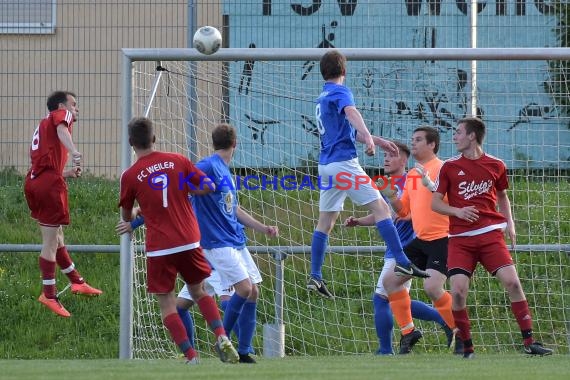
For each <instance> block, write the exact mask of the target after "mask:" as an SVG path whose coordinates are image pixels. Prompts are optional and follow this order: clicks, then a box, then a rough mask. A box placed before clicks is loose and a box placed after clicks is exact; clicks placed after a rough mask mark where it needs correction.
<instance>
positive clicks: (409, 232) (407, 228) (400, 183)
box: [384, 173, 416, 259]
mask: <svg viewBox="0 0 570 380" xmlns="http://www.w3.org/2000/svg"><path fill="white" fill-rule="evenodd" d="M407 175H408V173H404V175H403V176H402V178H400V179H398V180H397V181H396V183H395V184H394V186H395V187H396V190H397V193H396V195H397V196H398V199H400V198H401V197H402V193H403V191H404V185H405V184H406V177H407ZM384 199H386V198H385V197H384ZM386 202H388V204H390V201H389V200H386ZM394 226H395V227H396V231H398V237H399V238H400V241H401V242H402V247H404V248H405V247H406V246H407V245H408V244H410V243H411V241H412V240H414V238H415V237H416V234H415V233H414V228H413V227H412V221H411V220H398V221H396V222H394ZM384 257H385V258H387V259H393V258H394V254H393V253H392V251H390V250H389V249H387V250H386V253H385V254H384Z"/></svg>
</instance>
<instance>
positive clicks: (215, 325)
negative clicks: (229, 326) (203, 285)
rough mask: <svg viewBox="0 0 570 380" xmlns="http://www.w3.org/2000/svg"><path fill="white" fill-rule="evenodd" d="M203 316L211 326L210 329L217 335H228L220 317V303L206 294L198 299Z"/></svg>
mask: <svg viewBox="0 0 570 380" xmlns="http://www.w3.org/2000/svg"><path fill="white" fill-rule="evenodd" d="M196 303H197V304H198V307H199V308H200V312H201V313H202V316H203V317H204V319H205V320H206V322H207V323H208V326H210V329H212V331H213V332H214V334H216V337H218V336H220V335H226V331H225V330H224V325H223V324H222V318H221V317H220V311H219V310H218V305H216V301H214V299H213V298H212V297H210V296H207V295H206V296H204V297H202V298H200V299H199V300H198V301H196Z"/></svg>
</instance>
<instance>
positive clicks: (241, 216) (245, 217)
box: [236, 206, 279, 237]
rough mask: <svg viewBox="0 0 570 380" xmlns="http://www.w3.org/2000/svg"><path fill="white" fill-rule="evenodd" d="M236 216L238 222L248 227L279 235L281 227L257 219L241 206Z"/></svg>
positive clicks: (274, 235) (263, 232)
mask: <svg viewBox="0 0 570 380" xmlns="http://www.w3.org/2000/svg"><path fill="white" fill-rule="evenodd" d="M236 216H237V219H238V222H240V223H241V224H243V225H244V226H246V227H249V228H251V229H253V230H254V231H256V232H260V233H262V234H265V235H267V236H269V237H276V236H279V228H278V227H277V226H268V225H265V224H263V223H261V222H260V221H259V220H257V219H255V218H254V217H253V216H252V215H251V214H249V213H248V212H247V211H245V210H244V209H242V208H241V207H240V206H237V208H236Z"/></svg>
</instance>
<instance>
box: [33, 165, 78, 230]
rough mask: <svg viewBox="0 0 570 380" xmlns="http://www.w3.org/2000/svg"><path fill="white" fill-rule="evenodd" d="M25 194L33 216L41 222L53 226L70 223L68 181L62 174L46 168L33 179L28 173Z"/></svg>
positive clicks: (43, 224)
mask: <svg viewBox="0 0 570 380" xmlns="http://www.w3.org/2000/svg"><path fill="white" fill-rule="evenodd" d="M24 194H25V196H26V202H28V207H29V209H30V211H31V214H32V218H34V219H36V220H37V221H38V223H39V224H41V225H42V226H52V227H57V226H61V225H64V226H66V225H68V224H69V205H68V203H67V183H65V180H64V179H63V176H62V175H61V174H58V173H56V172H55V171H53V170H46V171H43V172H42V173H41V174H40V175H39V176H38V177H36V178H34V179H32V178H31V177H30V173H28V175H27V176H26V180H25V183H24Z"/></svg>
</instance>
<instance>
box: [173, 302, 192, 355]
mask: <svg viewBox="0 0 570 380" xmlns="http://www.w3.org/2000/svg"><path fill="white" fill-rule="evenodd" d="M176 311H177V312H178V315H179V316H180V319H182V323H183V324H184V327H186V335H188V341H189V342H190V346H192V348H195V347H196V346H195V345H194V344H195V342H194V321H193V320H192V315H191V314H190V311H188V309H184V308H180V307H178V306H177V307H176Z"/></svg>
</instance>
